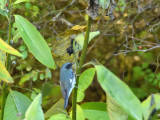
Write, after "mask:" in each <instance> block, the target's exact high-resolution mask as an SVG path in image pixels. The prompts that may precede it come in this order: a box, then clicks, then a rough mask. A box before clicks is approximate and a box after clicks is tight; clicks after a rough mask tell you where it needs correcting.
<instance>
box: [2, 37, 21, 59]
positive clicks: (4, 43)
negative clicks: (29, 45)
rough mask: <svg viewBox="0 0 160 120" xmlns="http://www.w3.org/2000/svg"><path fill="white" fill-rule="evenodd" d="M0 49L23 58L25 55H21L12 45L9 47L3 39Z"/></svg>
mask: <svg viewBox="0 0 160 120" xmlns="http://www.w3.org/2000/svg"><path fill="white" fill-rule="evenodd" d="M0 49H1V50H3V51H5V52H8V53H10V54H13V55H16V56H19V57H22V56H23V55H22V54H21V53H19V52H18V51H17V50H16V49H14V48H13V47H11V46H10V45H8V44H7V43H6V42H4V41H3V40H2V39H1V38H0Z"/></svg>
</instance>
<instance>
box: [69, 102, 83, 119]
mask: <svg viewBox="0 0 160 120" xmlns="http://www.w3.org/2000/svg"><path fill="white" fill-rule="evenodd" d="M70 117H71V118H72V111H71V113H70ZM76 120H85V117H84V112H83V110H82V108H81V106H79V105H78V104H77V119H76Z"/></svg>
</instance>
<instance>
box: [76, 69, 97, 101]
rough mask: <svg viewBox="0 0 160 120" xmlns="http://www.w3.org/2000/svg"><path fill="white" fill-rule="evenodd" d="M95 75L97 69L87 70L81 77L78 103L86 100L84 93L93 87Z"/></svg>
mask: <svg viewBox="0 0 160 120" xmlns="http://www.w3.org/2000/svg"><path fill="white" fill-rule="evenodd" d="M94 75H95V68H89V69H87V70H85V71H84V72H83V73H82V74H81V76H80V77H79V84H78V95H77V102H81V101H82V100H83V98H84V95H85V94H84V91H85V90H86V89H87V88H88V87H89V86H90V85H91V83H92V80H93V78H94Z"/></svg>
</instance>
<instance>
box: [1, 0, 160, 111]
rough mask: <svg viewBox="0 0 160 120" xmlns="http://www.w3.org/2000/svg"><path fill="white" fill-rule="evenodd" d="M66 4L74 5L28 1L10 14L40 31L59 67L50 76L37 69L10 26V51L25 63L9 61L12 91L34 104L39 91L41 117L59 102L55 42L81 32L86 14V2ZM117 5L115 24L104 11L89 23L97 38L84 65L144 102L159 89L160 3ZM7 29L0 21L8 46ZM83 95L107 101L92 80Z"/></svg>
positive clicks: (129, 0) (64, 0)
mask: <svg viewBox="0 0 160 120" xmlns="http://www.w3.org/2000/svg"><path fill="white" fill-rule="evenodd" d="M70 2H73V1H72V0H47V1H45V0H30V2H23V3H20V4H16V5H14V7H13V8H12V10H13V11H12V13H14V14H19V15H22V16H24V17H25V18H26V19H28V20H29V21H30V22H31V23H32V24H33V25H34V26H35V27H36V28H37V29H38V30H39V31H40V33H41V35H42V36H43V37H44V38H45V40H46V42H47V43H48V45H49V47H50V49H51V50H52V54H53V56H54V59H55V61H56V62H57V69H56V71H51V70H50V69H48V68H46V67H45V66H43V65H42V64H41V63H39V62H38V61H37V60H36V59H35V58H34V56H33V55H32V54H31V52H30V51H29V49H27V47H26V45H25V44H24V42H23V41H22V39H21V38H20V36H19V34H17V33H18V31H17V27H16V25H15V24H13V26H12V35H13V36H12V46H13V47H14V48H16V49H17V50H19V51H20V52H21V53H22V54H23V55H24V57H23V58H17V57H15V56H11V61H12V62H11V63H12V65H11V68H10V74H11V76H12V77H13V79H14V81H15V83H14V84H13V85H11V88H12V89H13V90H17V91H20V92H22V93H25V94H26V95H27V96H30V97H31V98H32V99H34V97H35V96H36V94H37V93H39V92H40V91H41V90H42V93H43V105H42V106H43V108H44V111H46V110H48V109H49V108H50V106H51V105H53V103H55V102H56V101H57V100H59V99H60V98H62V95H61V91H60V87H59V66H60V65H58V61H60V58H58V57H57V56H55V55H54V50H55V49H54V48H55V47H56V46H55V42H56V41H58V40H62V41H63V39H66V38H65V37H63V36H60V34H61V33H63V32H64V31H65V30H67V29H70V28H72V27H73V26H75V25H84V26H85V25H86V23H87V21H86V19H87V17H86V12H85V9H86V8H87V1H84V0H76V1H74V2H73V3H72V4H71V5H70ZM116 2H117V7H116V8H115V11H114V12H113V15H114V17H115V18H114V19H113V20H110V18H109V16H106V13H107V11H106V10H104V9H101V13H100V16H99V17H98V18H96V19H95V20H93V23H92V28H91V30H92V31H100V35H99V36H97V37H96V38H94V39H93V40H92V41H91V43H90V44H89V48H88V51H87V58H86V61H87V62H89V61H90V60H91V59H93V58H96V59H97V60H98V61H99V62H100V63H101V64H103V65H104V66H106V67H107V68H108V69H110V70H111V71H112V72H113V73H114V74H116V75H117V76H118V77H119V78H120V79H122V80H123V81H124V82H125V83H127V84H128V85H129V87H130V88H131V89H132V91H133V92H134V93H135V95H136V96H137V97H138V98H140V100H141V101H143V100H144V99H146V98H147V97H148V96H149V95H150V94H152V93H158V92H159V87H160V69H159V62H160V60H159V58H160V53H159V50H160V48H159V44H160V43H159V42H160V41H159V39H160V34H159V32H160V29H159V26H160V22H159V21H160V1H159V0H141V1H140V2H138V1H137V0H117V1H116ZM6 9H7V6H6ZM58 15H59V16H58ZM55 16H56V17H55ZM12 20H13V21H14V19H12ZM7 27H8V22H7V19H6V17H3V16H0V37H1V38H3V40H7V36H6V35H7V29H6V28H7ZM19 38H20V39H19ZM69 39H70V38H69ZM67 56H68V55H67ZM68 59H69V58H68ZM0 92H1V91H0ZM85 93H86V94H85V98H84V101H83V102H89V101H99V102H105V100H106V96H105V93H104V91H103V90H102V88H101V87H100V85H99V84H98V82H97V80H96V77H95V78H94V80H93V82H92V85H91V86H90V87H89V88H88V89H87V90H86V91H85ZM0 98H1V97H0ZM0 104H1V103H0ZM69 105H71V98H70V102H69Z"/></svg>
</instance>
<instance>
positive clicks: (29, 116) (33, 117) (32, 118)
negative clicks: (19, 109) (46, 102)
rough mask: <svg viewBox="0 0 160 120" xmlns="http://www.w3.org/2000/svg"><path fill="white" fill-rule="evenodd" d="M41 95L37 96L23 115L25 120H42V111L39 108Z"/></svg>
mask: <svg viewBox="0 0 160 120" xmlns="http://www.w3.org/2000/svg"><path fill="white" fill-rule="evenodd" d="M41 103H42V95H41V94H39V95H37V96H36V97H35V98H34V100H33V102H32V103H31V105H30V106H29V108H28V109H27V111H26V114H25V120H44V114H43V110H42V108H41Z"/></svg>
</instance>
